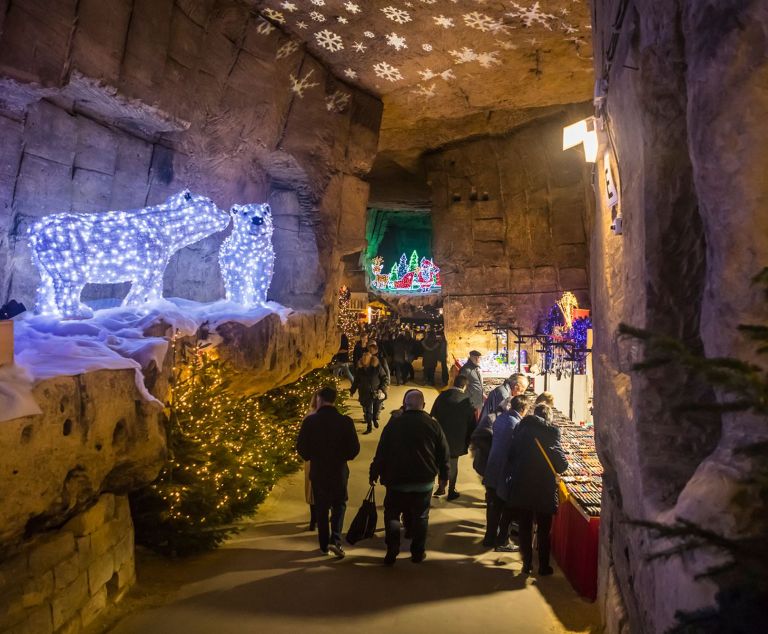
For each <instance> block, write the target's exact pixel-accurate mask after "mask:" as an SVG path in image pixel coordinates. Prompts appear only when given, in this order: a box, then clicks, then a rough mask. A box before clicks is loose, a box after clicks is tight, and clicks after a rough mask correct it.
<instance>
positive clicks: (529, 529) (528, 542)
mask: <svg viewBox="0 0 768 634" xmlns="http://www.w3.org/2000/svg"><path fill="white" fill-rule="evenodd" d="M515 514H516V515H517V523H518V525H519V527H520V532H519V535H520V554H521V555H522V556H523V568H530V567H531V566H532V565H533V523H534V522H536V543H537V545H538V551H539V570H541V569H542V568H547V567H549V551H550V545H549V533H550V532H551V530H552V516H551V515H550V514H548V513H535V512H533V511H529V510H527V509H516V513H515Z"/></svg>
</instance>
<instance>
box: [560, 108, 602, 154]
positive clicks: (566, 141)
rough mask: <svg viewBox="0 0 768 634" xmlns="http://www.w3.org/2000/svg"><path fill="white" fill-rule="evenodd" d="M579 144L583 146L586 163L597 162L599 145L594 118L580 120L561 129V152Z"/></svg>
mask: <svg viewBox="0 0 768 634" xmlns="http://www.w3.org/2000/svg"><path fill="white" fill-rule="evenodd" d="M579 143H582V144H583V145H584V158H585V159H586V161H587V163H594V162H595V161H596V160H597V149H598V145H599V143H598V139H597V128H596V127H595V118H594V117H589V118H587V119H582V120H581V121H578V122H576V123H572V124H571V125H567V126H565V127H564V128H563V150H568V149H570V148H572V147H575V146H577V145H578V144H579Z"/></svg>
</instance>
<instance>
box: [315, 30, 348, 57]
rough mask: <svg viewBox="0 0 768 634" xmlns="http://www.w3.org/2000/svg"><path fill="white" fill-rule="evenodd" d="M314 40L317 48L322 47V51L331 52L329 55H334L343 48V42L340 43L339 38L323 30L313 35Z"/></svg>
mask: <svg viewBox="0 0 768 634" xmlns="http://www.w3.org/2000/svg"><path fill="white" fill-rule="evenodd" d="M315 39H316V40H317V44H318V46H322V47H323V48H324V49H326V50H328V51H331V53H336V52H337V51H340V50H342V49H343V48H344V42H343V41H342V39H341V36H340V35H337V34H336V33H333V32H332V31H329V30H328V29H323V30H322V31H318V32H317V33H315Z"/></svg>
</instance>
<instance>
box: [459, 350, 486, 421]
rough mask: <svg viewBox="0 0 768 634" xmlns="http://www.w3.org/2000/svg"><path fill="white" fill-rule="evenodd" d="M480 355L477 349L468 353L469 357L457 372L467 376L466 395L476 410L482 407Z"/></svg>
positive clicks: (478, 410)
mask: <svg viewBox="0 0 768 634" xmlns="http://www.w3.org/2000/svg"><path fill="white" fill-rule="evenodd" d="M481 356H482V355H481V354H480V353H479V352H478V351H477V350H472V351H470V353H469V359H468V360H467V362H466V363H465V364H464V365H463V366H461V370H459V374H462V375H464V376H466V377H467V395H468V396H469V402H470V403H472V407H474V408H475V410H476V411H477V412H480V410H481V409H482V407H483V373H482V372H481V371H480V357H481Z"/></svg>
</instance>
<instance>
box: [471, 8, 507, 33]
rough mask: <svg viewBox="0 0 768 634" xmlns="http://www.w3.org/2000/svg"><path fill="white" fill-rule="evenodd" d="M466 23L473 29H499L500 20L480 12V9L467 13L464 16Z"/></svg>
mask: <svg viewBox="0 0 768 634" xmlns="http://www.w3.org/2000/svg"><path fill="white" fill-rule="evenodd" d="M462 17H463V18H464V24H466V25H467V26H468V27H470V28H472V29H477V30H478V31H483V32H485V31H494V30H496V29H498V28H499V27H498V24H499V23H498V20H494V19H493V18H492V17H491V16H489V15H485V13H480V12H479V11H473V12H472V13H465V14H464V15H463V16H462Z"/></svg>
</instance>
